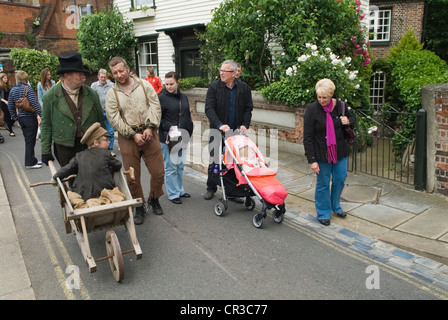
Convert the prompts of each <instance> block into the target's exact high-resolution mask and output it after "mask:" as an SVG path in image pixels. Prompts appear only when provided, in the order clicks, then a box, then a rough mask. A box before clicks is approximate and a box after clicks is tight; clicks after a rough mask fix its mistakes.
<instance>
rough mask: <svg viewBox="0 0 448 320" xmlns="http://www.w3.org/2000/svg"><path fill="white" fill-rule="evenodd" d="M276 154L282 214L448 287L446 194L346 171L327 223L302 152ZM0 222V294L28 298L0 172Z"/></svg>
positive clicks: (193, 170)
mask: <svg viewBox="0 0 448 320" xmlns="http://www.w3.org/2000/svg"><path fill="white" fill-rule="evenodd" d="M265 156H266V157H267V156H268V155H266V154H265ZM267 158H269V157H267ZM278 158H279V159H278V161H273V160H272V159H271V164H274V166H273V167H274V168H275V167H277V168H278V173H277V178H278V180H279V181H280V182H281V183H282V184H283V185H284V187H285V188H286V189H287V191H288V193H289V194H288V197H287V198H286V208H287V211H286V214H285V220H287V221H288V222H290V223H295V224H297V225H300V226H301V227H303V228H307V229H309V230H312V231H313V232H317V233H319V234H320V235H323V236H325V237H327V238H330V239H332V240H334V241H335V242H337V243H338V244H341V245H344V246H347V247H350V248H352V249H353V250H356V251H358V252H360V253H362V254H365V255H366V256H369V257H371V258H374V259H377V260H378V261H381V262H384V263H387V264H389V265H391V266H393V267H396V268H399V269H401V270H404V271H405V272H407V273H409V274H412V275H415V276H416V277H418V278H420V279H422V280H424V281H425V282H427V283H428V284H431V285H435V286H437V287H440V288H442V289H443V290H448V266H447V265H448V214H447V212H448V199H447V198H445V197H443V196H440V195H437V194H428V193H425V192H419V191H415V190H413V189H412V186H408V185H404V184H401V183H395V182H393V181H389V180H385V179H380V178H375V177H372V176H368V175H363V174H355V173H351V172H349V175H348V178H347V181H346V183H347V186H346V188H345V189H344V192H343V194H342V199H343V203H342V207H343V209H344V210H345V211H346V212H347V213H348V215H347V217H346V218H345V219H341V218H338V217H335V216H333V217H332V218H331V226H329V227H324V226H322V225H321V224H320V223H319V222H318V221H317V219H316V212H315V209H314V200H313V198H314V186H315V175H314V173H313V172H312V171H311V170H310V169H309V165H308V164H307V163H306V159H305V157H304V156H300V155H295V154H289V153H284V152H282V153H281V154H279V155H278ZM189 160H190V161H191V163H189V165H188V166H187V167H186V169H185V175H186V176H188V177H189V178H192V179H197V180H198V181H202V182H203V183H204V191H205V181H206V174H205V166H204V165H201V161H200V160H199V159H198V158H195V156H193V157H189ZM271 166H272V165H271ZM217 199H218V197H217V196H215V198H214V199H213V200H211V201H217ZM204 201H205V200H204ZM0 221H1V224H0V300H20V299H23V300H28V299H35V296H34V291H33V289H32V287H31V282H30V280H29V277H28V273H27V270H26V267H25V264H24V261H23V257H22V253H21V250H20V245H19V241H18V237H17V233H16V228H15V225H14V220H13V217H12V213H11V210H10V207H9V203H8V198H7V195H6V192H5V188H4V185H3V180H2V177H1V172H0ZM265 223H266V224H267V223H268V222H267V221H266V222H265ZM263 227H265V226H263ZM267 227H268V226H266V228H267Z"/></svg>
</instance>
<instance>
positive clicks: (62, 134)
mask: <svg viewBox="0 0 448 320" xmlns="http://www.w3.org/2000/svg"><path fill="white" fill-rule="evenodd" d="M58 59H59V63H60V66H61V67H60V69H59V70H58V71H57V74H58V75H59V77H60V78H61V81H60V82H58V83H57V84H56V85H55V86H54V87H53V88H51V89H50V90H49V91H48V92H47V93H46V94H45V95H44V96H43V98H42V101H43V104H44V105H45V108H44V110H43V116H42V123H41V150H42V162H44V163H45V164H47V165H48V161H49V160H54V157H53V153H52V145H53V148H54V156H55V157H56V159H57V160H58V162H59V164H60V165H61V167H63V166H65V165H66V164H68V163H69V162H70V160H71V159H72V158H73V157H74V156H75V155H76V153H78V152H80V151H82V150H84V149H86V148H87V146H86V145H85V144H83V143H81V138H82V136H83V134H84V132H85V131H86V130H87V129H88V128H89V127H90V126H91V125H92V124H94V123H95V122H99V123H100V125H101V127H103V128H104V129H106V123H105V122H104V114H103V108H102V107H101V103H100V98H99V97H98V94H97V93H96V92H95V91H94V90H93V89H92V88H90V87H89V86H87V85H85V84H84V82H85V80H86V74H89V73H90V70H89V68H87V67H86V66H85V65H84V64H83V63H82V57H81V55H80V54H79V53H74V54H66V55H61V56H59V57H58Z"/></svg>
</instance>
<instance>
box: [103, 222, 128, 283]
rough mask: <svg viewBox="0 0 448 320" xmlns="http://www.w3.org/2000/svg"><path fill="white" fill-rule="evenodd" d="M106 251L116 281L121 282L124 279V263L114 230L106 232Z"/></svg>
mask: <svg viewBox="0 0 448 320" xmlns="http://www.w3.org/2000/svg"><path fill="white" fill-rule="evenodd" d="M106 250H107V256H108V257H109V259H108V260H109V265H110V269H111V270H112V274H113V276H114V279H115V280H116V281H117V282H120V281H121V280H123V278H124V262H123V254H122V252H121V247H120V243H119V242H118V237H117V235H116V233H115V231H113V230H109V231H107V232H106Z"/></svg>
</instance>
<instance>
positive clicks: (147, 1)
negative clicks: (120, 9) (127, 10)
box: [132, 0, 156, 9]
mask: <svg viewBox="0 0 448 320" xmlns="http://www.w3.org/2000/svg"><path fill="white" fill-rule="evenodd" d="M155 5H156V4H155V0H133V2H132V6H133V7H134V8H135V9H141V8H144V7H147V8H154V7H155Z"/></svg>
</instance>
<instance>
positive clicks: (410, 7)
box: [370, 0, 425, 58]
mask: <svg viewBox="0 0 448 320" xmlns="http://www.w3.org/2000/svg"><path fill="white" fill-rule="evenodd" d="M370 6H377V7H379V8H381V7H391V6H392V25H391V33H390V43H388V44H387V45H385V46H381V45H376V43H374V42H372V45H371V51H372V53H373V57H374V58H380V57H385V56H386V55H387V54H388V53H389V49H390V48H391V47H393V46H395V45H396V44H397V43H398V42H399V41H400V39H401V37H402V36H403V35H404V34H405V33H406V31H407V30H408V29H413V30H415V36H416V38H417V40H418V41H419V42H421V38H422V28H423V17H424V13H425V12H424V11H425V1H424V0H401V1H376V0H370Z"/></svg>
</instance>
